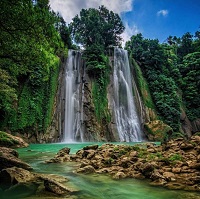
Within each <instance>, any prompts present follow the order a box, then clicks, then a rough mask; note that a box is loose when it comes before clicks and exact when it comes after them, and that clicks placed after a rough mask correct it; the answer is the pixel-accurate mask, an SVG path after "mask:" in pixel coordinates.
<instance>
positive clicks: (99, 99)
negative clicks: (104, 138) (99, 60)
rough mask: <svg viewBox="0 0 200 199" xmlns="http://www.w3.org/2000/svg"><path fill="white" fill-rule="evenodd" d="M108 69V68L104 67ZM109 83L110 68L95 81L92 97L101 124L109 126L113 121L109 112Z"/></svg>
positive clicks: (102, 72)
mask: <svg viewBox="0 0 200 199" xmlns="http://www.w3.org/2000/svg"><path fill="white" fill-rule="evenodd" d="M104 67H106V66H104ZM108 83H109V68H108V65H107V68H106V70H104V71H101V74H100V77H98V79H97V80H94V81H93V84H92V97H93V103H94V106H95V115H96V117H97V119H98V121H99V122H101V124H107V123H109V122H110V120H111V116H110V112H109V110H108V99H107V86H108Z"/></svg>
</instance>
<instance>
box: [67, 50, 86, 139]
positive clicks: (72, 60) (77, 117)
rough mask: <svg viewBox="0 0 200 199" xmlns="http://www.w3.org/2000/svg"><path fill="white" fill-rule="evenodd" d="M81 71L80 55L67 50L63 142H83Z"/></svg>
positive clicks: (82, 85) (82, 86) (82, 87)
mask: <svg viewBox="0 0 200 199" xmlns="http://www.w3.org/2000/svg"><path fill="white" fill-rule="evenodd" d="M81 70H84V68H83V65H82V60H81V53H80V52H78V51H74V50H69V52H68V61H67V65H66V74H65V85H66V86H65V123H64V134H63V141H64V142H75V141H83V130H82V125H81V117H82V111H83V109H82V108H83V106H82V98H83V89H84V84H83V83H82V74H84V73H83V72H82V71H81Z"/></svg>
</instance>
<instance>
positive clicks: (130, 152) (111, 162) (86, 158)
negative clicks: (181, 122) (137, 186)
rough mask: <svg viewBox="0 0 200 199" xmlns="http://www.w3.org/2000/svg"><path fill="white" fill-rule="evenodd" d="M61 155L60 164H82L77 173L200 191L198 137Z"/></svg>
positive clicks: (199, 140)
mask: <svg viewBox="0 0 200 199" xmlns="http://www.w3.org/2000/svg"><path fill="white" fill-rule="evenodd" d="M59 153H60V152H59ZM59 153H58V154H57V155H56V161H57V162H63V161H75V162H78V163H79V168H78V169H77V170H76V172H81V173H85V174H88V173H108V174H110V175H111V177H112V178H113V179H122V178H137V179H149V180H150V184H152V185H155V186H163V187H166V188H168V189H174V190H176V189H181V190H187V191H200V136H198V135H194V136H192V137H191V139H190V140H187V141H186V140H184V139H183V138H178V139H175V140H170V141H168V142H167V143H165V144H162V145H160V146H155V145H154V144H152V143H145V144H138V145H134V146H130V145H114V144H104V145H102V146H98V147H97V146H88V147H84V148H83V149H81V150H79V151H77V153H76V154H74V155H70V154H69V153H68V154H67V153H66V154H64V155H63V154H62V156H61V157H60V156H59ZM63 156H64V157H65V156H66V157H67V158H63ZM50 162H51V161H50ZM52 162H55V161H52Z"/></svg>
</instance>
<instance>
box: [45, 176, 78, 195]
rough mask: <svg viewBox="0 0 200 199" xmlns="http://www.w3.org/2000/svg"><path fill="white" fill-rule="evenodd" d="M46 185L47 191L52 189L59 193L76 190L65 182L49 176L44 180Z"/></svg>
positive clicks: (68, 192) (68, 193) (70, 192)
mask: <svg viewBox="0 0 200 199" xmlns="http://www.w3.org/2000/svg"><path fill="white" fill-rule="evenodd" d="M44 187H45V190H46V191H50V192H52V193H54V194H57V195H70V194H72V193H74V192H75V190H72V189H70V188H68V187H66V186H64V185H63V184H61V183H59V182H57V181H55V180H51V179H48V178H47V179H45V180H44Z"/></svg>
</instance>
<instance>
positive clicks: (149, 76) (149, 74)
mask: <svg viewBox="0 0 200 199" xmlns="http://www.w3.org/2000/svg"><path fill="white" fill-rule="evenodd" d="M126 49H127V50H128V51H129V53H131V55H132V58H134V59H135V60H136V62H137V63H138V64H139V65H140V68H141V72H140V71H139V69H138V65H137V64H134V65H135V66H136V73H137V75H139V78H138V79H139V81H138V82H139V87H140V88H141V89H142V90H143V89H144V90H146V91H147V93H144V94H143V93H142V97H143V99H144V102H145V105H146V106H147V107H151V108H152V107H153V108H154V106H153V104H155V106H156V110H157V112H158V115H159V117H160V118H162V119H163V120H164V122H165V123H167V124H168V125H170V126H171V127H172V128H173V129H174V130H177V131H178V130H179V127H180V99H179V95H178V87H177V85H176V83H175V81H174V79H173V78H171V72H170V69H169V64H168V62H167V59H168V58H169V56H168V54H167V53H166V50H165V46H162V45H161V44H159V42H158V40H149V39H144V38H143V37H142V34H138V35H136V36H132V37H131V41H128V42H127V43H126ZM170 58H171V57H170ZM170 61H173V63H174V62H175V60H174V59H172V58H171V59H170ZM170 66H171V65H170ZM141 73H142V74H141ZM141 76H144V77H145V78H146V81H147V82H148V85H149V88H150V93H151V95H152V99H153V102H152V100H151V98H150V96H151V95H150V94H148V88H147V86H146V85H145V80H144V78H141ZM145 87H146V88H145ZM145 94H147V96H148V98H147V99H146V96H145Z"/></svg>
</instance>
